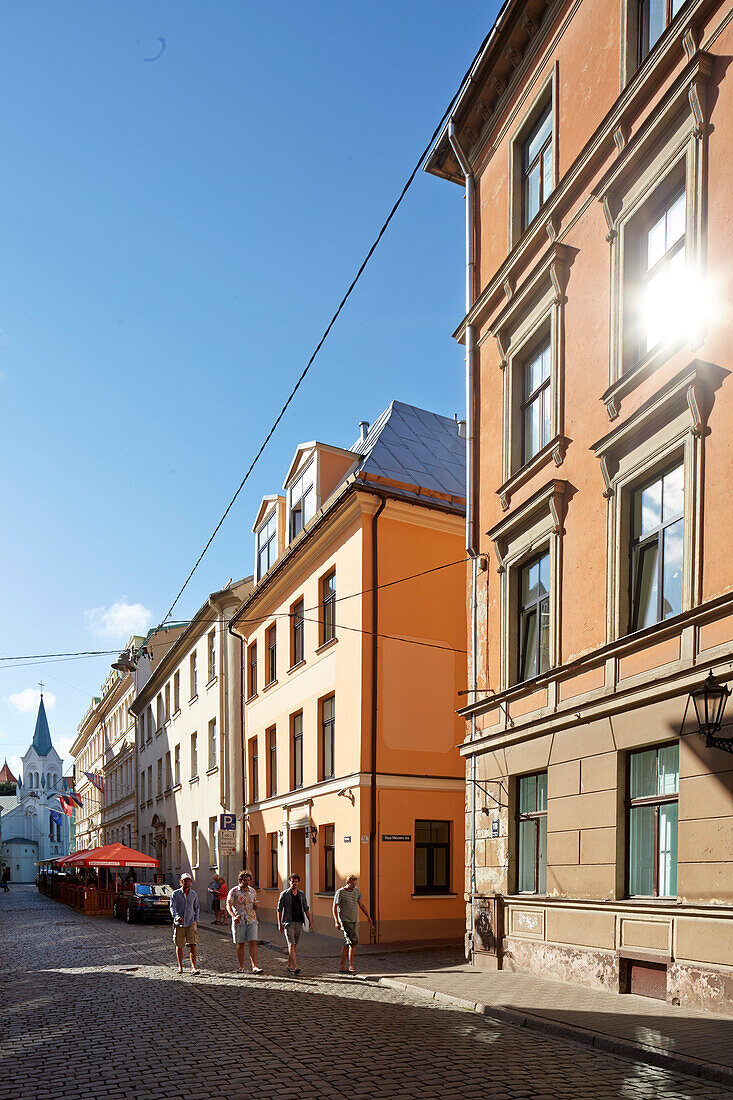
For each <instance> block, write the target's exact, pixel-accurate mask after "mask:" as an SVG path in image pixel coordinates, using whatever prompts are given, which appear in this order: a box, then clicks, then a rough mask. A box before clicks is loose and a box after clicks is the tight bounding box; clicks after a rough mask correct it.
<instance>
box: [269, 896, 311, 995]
mask: <svg viewBox="0 0 733 1100" xmlns="http://www.w3.org/2000/svg"><path fill="white" fill-rule="evenodd" d="M288 882H289V883H290V885H289V887H288V889H287V890H283V892H282V894H281V895H280V897H279V899H278V903H277V926H278V928H279V930H280V931H281V932H282V933H283V934H284V936H285V942H286V944H287V945H288V972H289V973H290V974H300V967H299V966H298V960H297V958H296V957H295V948H296V945H297V943H298V940H299V939H300V933H301V932H302V931H303V925H304V924H305V922H306V920H307V921H308V927H309V928H310V930H311V931H313V921H312V920H311V911H310V909H309V908H308V901H307V899H306V896H305V894H304V893H303V891H302V890H301V889H300V875H297V874H295V875H291V876H290V878H289V879H288Z"/></svg>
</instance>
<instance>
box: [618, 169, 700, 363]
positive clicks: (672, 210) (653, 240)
mask: <svg viewBox="0 0 733 1100" xmlns="http://www.w3.org/2000/svg"><path fill="white" fill-rule="evenodd" d="M686 221H687V216H686V196H685V188H684V185H681V186H679V187H677V188H676V189H674V190H673V191H672V193H671V194H669V195H668V196H667V197H665V198H663V199H662V200H661V201H660V202H656V203H655V204H654V205H653V206H651V207H650V208H648V209H645V210H644V211H643V212H642V216H641V220H640V222H639V223H638V225H637V231H636V233H635V234H633V235H632V237H631V246H632V248H633V247H636V248H637V249H638V253H637V256H636V257H634V256H633V254H632V256H631V263H632V270H633V268H634V267H635V268H636V270H637V271H638V287H637V288H636V291H637V293H636V294H634V293H633V290H632V291H631V293H630V295H629V302H628V304H627V308H628V309H630V310H631V311H633V313H635V317H632V318H631V325H630V330H631V334H632V340H633V334H634V332H636V340H635V346H632V347H631V349H630V357H629V358H630V359H631V361H632V362H631V363H629V362H628V358H627V365H633V363H634V362H636V361H638V360H639V359H641V358H642V357H643V356H644V355H646V353H647V352H648V351H651V349H652V348H655V347H657V346H658V345H659V344H662V343H666V342H667V341H670V340H671V339H674V338H675V337H676V336H677V335H678V332H677V329H678V326H679V323H680V321H682V320H683V319H684V318H685V316H686V315H687V314H688V313H689V303H688V301H686V298H687V293H688V291H689V287H688V286H687V280H686V277H685V271H686V266H685V265H686V259H685V240H686V238H685V232H686ZM634 321H635V324H634Z"/></svg>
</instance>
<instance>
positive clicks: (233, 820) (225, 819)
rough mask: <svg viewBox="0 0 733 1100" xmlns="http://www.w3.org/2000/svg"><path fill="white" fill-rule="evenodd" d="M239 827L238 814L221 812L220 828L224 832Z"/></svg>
mask: <svg viewBox="0 0 733 1100" xmlns="http://www.w3.org/2000/svg"><path fill="white" fill-rule="evenodd" d="M236 828H237V815H236V814H219V829H220V830H221V832H222V833H228V832H231V831H232V830H233V829H236Z"/></svg>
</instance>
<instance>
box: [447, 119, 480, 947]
mask: <svg viewBox="0 0 733 1100" xmlns="http://www.w3.org/2000/svg"><path fill="white" fill-rule="evenodd" d="M448 140H449V141H450V144H451V148H452V149H453V152H454V153H455V155H456V158H457V160H458V163H459V165H460V167H461V171H462V172H463V175H464V178H465V181H466V315H467V316H468V314H470V312H471V308H472V306H473V293H474V285H475V258H474V232H473V210H474V198H475V190H476V183H475V180H474V176H473V171H472V169H471V165H470V164H469V161H468V157H467V156H466V154H465V152H464V151H463V148H462V147H461V144H460V142H459V140H458V136H457V134H456V127H455V122H454V119H453V118H451V120H450V123H449V125H448ZM475 341H476V330H475V328H474V326H473V325H472V324H467V325H466V552H467V553H468V556H469V558H470V559H471V669H470V690H471V698H472V700H473V701H474V702H475V701H476V690H477V688H478V665H477V661H476V651H477V646H478V607H477V587H478V554H477V539H476V514H475V491H476V485H475V477H474V457H475V454H474V452H475V447H474V432H475V427H474V400H473V398H474V360H475V354H474V351H475ZM475 736H476V717H475V715H473V714H472V715H471V735H470V739H471V740H472V741H473V740H474V738H475ZM470 893H471V928H470V932H469V937H470V944H471V954H472V955H473V937H474V928H475V918H476V756H475V754H472V756H471V889H470Z"/></svg>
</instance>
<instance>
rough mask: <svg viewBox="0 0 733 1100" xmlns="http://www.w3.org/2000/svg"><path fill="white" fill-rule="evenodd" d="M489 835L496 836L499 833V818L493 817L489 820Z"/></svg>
mask: <svg viewBox="0 0 733 1100" xmlns="http://www.w3.org/2000/svg"><path fill="white" fill-rule="evenodd" d="M491 835H492V836H498V835H499V818H498V817H495V818H494V820H493V821H492V822H491Z"/></svg>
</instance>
